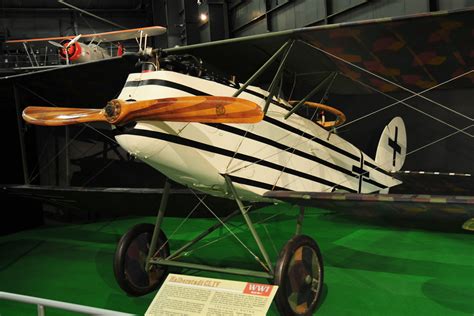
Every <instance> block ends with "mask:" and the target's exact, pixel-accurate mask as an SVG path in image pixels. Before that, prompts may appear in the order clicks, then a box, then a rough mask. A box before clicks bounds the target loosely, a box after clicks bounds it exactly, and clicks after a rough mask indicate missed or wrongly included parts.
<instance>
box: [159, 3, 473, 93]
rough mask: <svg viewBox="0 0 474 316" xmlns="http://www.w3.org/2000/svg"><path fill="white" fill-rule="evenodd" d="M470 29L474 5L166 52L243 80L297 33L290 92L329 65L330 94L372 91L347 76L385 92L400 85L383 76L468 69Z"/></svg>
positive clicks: (467, 82)
mask: <svg viewBox="0 0 474 316" xmlns="http://www.w3.org/2000/svg"><path fill="white" fill-rule="evenodd" d="M473 29H474V8H468V9H463V10H458V11H450V12H448V11H441V12H433V13H427V14H419V15H412V16H406V17H399V18H385V19H377V20H370V21H360V22H349V23H341V24H333V25H323V26H316V27H308V28H301V29H295V30H288V31H282V32H276V33H268V34H262V35H256V36H249V37H242V38H235V39H229V40H223V41H217V42H211V43H205V44H197V45H190V46H185V47H177V48H170V49H168V50H167V52H169V53H173V54H180V53H183V54H184V53H186V54H193V55H195V56H198V57H200V58H202V59H203V60H205V61H206V62H207V63H208V64H211V66H213V67H214V68H217V69H220V70H222V71H223V72H225V73H227V74H230V75H236V76H237V78H238V79H239V81H241V82H244V81H245V80H246V79H247V78H249V77H250V76H251V75H252V74H253V73H254V72H255V71H256V70H257V69H258V68H259V67H260V66H261V65H263V64H264V62H265V61H266V60H268V58H269V57H270V56H271V55H272V54H273V53H274V52H275V51H276V50H277V49H278V48H279V47H281V46H282V45H283V43H285V42H286V41H288V40H290V39H295V40H297V42H296V43H295V45H294V46H293V48H292V52H291V53H290V56H289V57H288V58H289V59H288V62H287V64H286V66H285V69H286V70H287V71H289V72H290V74H291V75H296V78H297V84H296V87H295V91H294V93H293V96H295V95H298V94H300V95H301V94H303V92H306V93H307V91H310V90H311V88H312V87H314V82H318V80H319V79H321V78H324V77H325V76H327V73H328V72H332V71H337V72H340V73H342V74H344V76H338V77H337V79H336V82H335V84H334V85H333V88H332V89H331V91H332V92H334V93H340V94H355V93H367V92H369V90H367V89H366V88H362V86H361V85H357V84H353V83H352V80H350V79H356V80H360V81H362V82H363V83H366V84H368V85H370V86H371V87H375V88H377V89H379V90H381V91H383V92H390V91H396V90H399V87H397V86H396V85H393V84H390V83H388V82H387V81H385V80H382V79H381V78H384V79H387V80H389V81H392V82H394V83H396V84H398V85H400V86H403V87H406V88H408V89H411V90H413V91H415V92H419V91H421V90H424V89H427V88H429V87H433V86H435V85H437V84H440V83H442V82H444V81H445V80H448V79H450V78H452V77H454V76H457V75H461V74H463V73H465V72H467V71H470V70H472V69H473V66H474V40H473V37H474V32H473ZM230 55H231V56H232V58H228V56H230ZM342 60H344V61H345V62H344V61H342ZM347 62H350V63H352V64H353V65H354V66H352V65H349V64H348V63H347ZM277 67H278V65H273V66H272V68H271V69H270V70H268V71H267V73H268V77H266V78H265V77H262V82H268V81H269V78H271V76H273V74H274V73H275V71H276V68H277ZM358 67H359V68H358ZM364 70H368V71H370V72H372V73H374V74H375V75H377V76H379V77H376V76H373V75H369V74H368V73H367V72H366V71H364ZM473 82H474V75H473V73H471V74H470V76H467V77H465V78H461V79H459V80H455V81H453V82H450V83H449V85H443V86H442V87H441V88H446V87H466V86H469V87H471V86H472V83H473ZM303 95H305V94H303Z"/></svg>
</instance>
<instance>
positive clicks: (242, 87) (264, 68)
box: [232, 39, 293, 97]
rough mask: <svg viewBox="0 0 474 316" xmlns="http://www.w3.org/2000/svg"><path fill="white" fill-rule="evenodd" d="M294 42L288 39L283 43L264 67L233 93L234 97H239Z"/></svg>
mask: <svg viewBox="0 0 474 316" xmlns="http://www.w3.org/2000/svg"><path fill="white" fill-rule="evenodd" d="M292 42H293V40H291V39H290V40H288V41H287V42H285V44H283V45H282V46H281V47H280V48H279V49H278V50H277V51H276V52H275V54H273V56H272V57H270V59H269V60H267V61H266V62H265V63H264V64H263V65H262V67H260V69H258V70H257V71H256V72H255V73H254V74H253V75H252V77H250V78H249V80H247V81H246V82H245V83H244V84H243V85H242V86H241V87H240V88H239V90H237V91H235V93H234V95H232V96H233V97H237V96H238V95H239V94H241V93H242V91H244V90H245V88H247V87H248V86H249V85H250V84H251V83H252V82H254V81H255V79H257V78H258V77H259V76H260V75H261V74H262V73H263V72H264V71H265V70H267V68H268V67H269V66H270V65H271V64H272V63H273V62H274V61H275V60H276V59H277V58H278V57H279V56H280V55H281V54H282V53H283V52H284V51H285V49H286V48H287V47H288V45H290V44H291V43H292Z"/></svg>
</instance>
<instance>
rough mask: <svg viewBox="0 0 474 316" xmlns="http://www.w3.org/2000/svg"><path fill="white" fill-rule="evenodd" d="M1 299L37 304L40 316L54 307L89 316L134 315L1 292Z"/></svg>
mask: <svg viewBox="0 0 474 316" xmlns="http://www.w3.org/2000/svg"><path fill="white" fill-rule="evenodd" d="M0 299H4V300H10V301H16V302H22V303H26V304H35V305H36V306H37V310H38V316H44V315H45V307H53V308H57V309H63V310H67V311H70V312H76V313H82V314H87V315H106V316H108V315H110V316H130V315H133V314H127V313H122V312H116V311H111V310H108V309H102V308H96V307H90V306H84V305H78V304H73V303H66V302H61V301H54V300H48V299H45V298H38V297H33V296H27V295H20V294H13V293H7V292H0Z"/></svg>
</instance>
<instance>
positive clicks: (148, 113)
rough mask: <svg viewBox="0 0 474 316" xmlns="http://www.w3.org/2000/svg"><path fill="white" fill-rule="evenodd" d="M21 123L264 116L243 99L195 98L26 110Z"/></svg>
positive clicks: (238, 120)
mask: <svg viewBox="0 0 474 316" xmlns="http://www.w3.org/2000/svg"><path fill="white" fill-rule="evenodd" d="M23 119H24V120H25V121H26V122H28V123H30V124H35V125H42V126H63V125H71V124H78V123H88V122H108V123H111V124H114V125H123V124H126V123H128V122H132V121H171V122H199V123H257V122H260V121H261V120H262V119H263V112H262V110H261V109H260V107H259V106H258V105H257V104H256V103H254V102H252V101H248V100H245V99H240V98H234V97H217V96H195V97H177V98H164V99H156V100H145V101H137V102H125V101H122V100H112V101H110V102H109V103H108V104H107V106H106V107H105V108H104V109H82V108H58V107H36V106H29V107H27V108H26V109H25V110H24V111H23Z"/></svg>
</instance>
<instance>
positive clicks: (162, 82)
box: [125, 79, 210, 95]
mask: <svg viewBox="0 0 474 316" xmlns="http://www.w3.org/2000/svg"><path fill="white" fill-rule="evenodd" d="M149 85H154V86H162V87H168V88H172V89H176V90H181V91H184V92H187V93H189V94H193V95H210V94H209V93H205V92H202V91H200V90H196V89H193V88H191V87H189V86H185V85H182V84H180V83H176V82H173V81H168V80H162V79H146V80H141V81H127V82H126V83H125V88H128V87H141V86H149Z"/></svg>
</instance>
